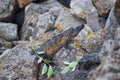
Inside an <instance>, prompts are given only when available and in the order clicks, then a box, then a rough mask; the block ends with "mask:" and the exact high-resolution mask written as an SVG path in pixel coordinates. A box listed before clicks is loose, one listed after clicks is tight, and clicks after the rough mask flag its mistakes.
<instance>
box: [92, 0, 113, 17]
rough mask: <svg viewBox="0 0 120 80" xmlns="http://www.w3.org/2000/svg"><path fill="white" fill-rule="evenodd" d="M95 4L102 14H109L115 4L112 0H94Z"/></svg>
mask: <svg viewBox="0 0 120 80" xmlns="http://www.w3.org/2000/svg"><path fill="white" fill-rule="evenodd" d="M92 1H93V4H94V6H95V7H96V9H97V11H98V13H99V14H100V15H101V16H107V14H108V13H109V11H110V10H111V8H112V6H113V4H112V2H111V1H110V0H92Z"/></svg>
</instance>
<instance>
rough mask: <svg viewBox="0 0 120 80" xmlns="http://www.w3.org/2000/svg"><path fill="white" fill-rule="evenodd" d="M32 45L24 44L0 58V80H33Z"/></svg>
mask: <svg viewBox="0 0 120 80" xmlns="http://www.w3.org/2000/svg"><path fill="white" fill-rule="evenodd" d="M29 46H30V43H29V42H27V43H22V44H20V45H18V46H16V47H14V48H13V49H12V50H10V51H9V52H8V53H6V54H5V55H3V56H2V55H1V56H2V57H0V79H1V80H4V79H5V80H9V79H13V80H15V79H19V80H32V66H33V60H34V58H35V56H34V55H31V54H30V53H29V50H30V48H29Z"/></svg>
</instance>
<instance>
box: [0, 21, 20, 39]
mask: <svg viewBox="0 0 120 80" xmlns="http://www.w3.org/2000/svg"><path fill="white" fill-rule="evenodd" d="M0 37H1V38H3V39H5V40H8V41H12V40H16V39H17V38H18V36H17V25H16V24H12V23H0Z"/></svg>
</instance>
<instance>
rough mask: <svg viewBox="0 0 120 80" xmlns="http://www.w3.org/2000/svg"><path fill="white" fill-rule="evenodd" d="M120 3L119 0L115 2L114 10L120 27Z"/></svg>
mask: <svg viewBox="0 0 120 80" xmlns="http://www.w3.org/2000/svg"><path fill="white" fill-rule="evenodd" d="M119 13H120V1H119V0H116V2H115V9H114V14H115V17H116V19H117V21H118V23H119V25H120V14H119Z"/></svg>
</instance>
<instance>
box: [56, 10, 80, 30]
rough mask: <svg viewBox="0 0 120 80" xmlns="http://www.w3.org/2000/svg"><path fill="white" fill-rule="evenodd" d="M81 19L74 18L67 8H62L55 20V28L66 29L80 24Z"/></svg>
mask: <svg viewBox="0 0 120 80" xmlns="http://www.w3.org/2000/svg"><path fill="white" fill-rule="evenodd" d="M80 23H81V21H79V20H77V19H76V18H74V16H73V15H72V14H71V12H70V10H69V9H68V8H63V9H62V10H61V12H60V15H59V16H58V18H57V20H56V22H55V25H54V26H55V28H57V29H59V30H66V29H68V28H70V27H74V26H75V25H78V24H80Z"/></svg>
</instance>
